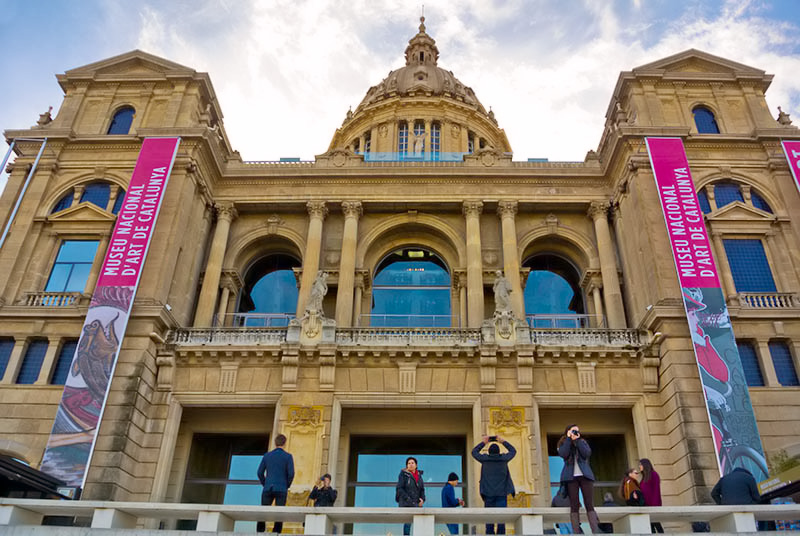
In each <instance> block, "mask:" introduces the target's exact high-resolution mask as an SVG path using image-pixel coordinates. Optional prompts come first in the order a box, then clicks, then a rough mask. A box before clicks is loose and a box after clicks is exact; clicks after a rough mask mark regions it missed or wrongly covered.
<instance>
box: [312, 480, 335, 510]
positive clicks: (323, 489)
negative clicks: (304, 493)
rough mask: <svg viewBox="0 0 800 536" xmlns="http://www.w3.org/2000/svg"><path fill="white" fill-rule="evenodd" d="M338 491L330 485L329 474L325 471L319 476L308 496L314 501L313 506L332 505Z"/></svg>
mask: <svg viewBox="0 0 800 536" xmlns="http://www.w3.org/2000/svg"><path fill="white" fill-rule="evenodd" d="M338 494H339V493H338V492H337V491H336V490H335V489H333V488H332V487H331V475H329V474H328V473H325V474H324V475H322V476H321V477H319V482H317V485H316V486H314V489H312V490H311V493H309V494H308V498H309V499H310V500H312V501H314V506H333V503H335V502H336V497H337V495H338Z"/></svg>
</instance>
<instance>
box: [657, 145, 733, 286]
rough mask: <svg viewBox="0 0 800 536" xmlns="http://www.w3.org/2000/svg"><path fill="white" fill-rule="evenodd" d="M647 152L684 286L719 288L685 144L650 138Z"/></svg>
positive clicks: (679, 275) (676, 263) (676, 265)
mask: <svg viewBox="0 0 800 536" xmlns="http://www.w3.org/2000/svg"><path fill="white" fill-rule="evenodd" d="M647 150H648V151H649V153H650V164H651V165H652V166H653V173H655V176H656V186H657V187H658V194H659V197H660V199H661V208H662V209H663V210H664V218H665V219H666V222H667V232H668V233H669V241H670V245H671V246H672V254H673V255H674V258H675V267H676V268H677V269H678V277H679V278H680V282H681V286H682V287H718V286H720V285H719V278H718V277H717V268H716V266H715V264H714V258H713V257H712V255H711V244H710V243H709V241H708V234H707V233H706V224H705V221H704V220H703V211H702V210H701V209H700V205H699V204H698V202H697V194H696V193H695V191H694V182H693V181H692V177H691V175H690V173H689V162H688V161H687V160H686V152H685V151H684V150H683V142H682V141H681V139H680V138H647Z"/></svg>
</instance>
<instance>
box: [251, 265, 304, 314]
mask: <svg viewBox="0 0 800 536" xmlns="http://www.w3.org/2000/svg"><path fill="white" fill-rule="evenodd" d="M297 294H298V291H297V280H296V279H295V277H294V272H293V271H292V270H275V271H274V272H270V273H268V274H267V275H265V276H264V277H262V278H261V279H259V281H258V283H256V284H255V285H253V290H251V291H250V298H251V299H252V300H253V304H254V305H255V308H254V309H253V310H252V311H250V312H251V313H285V314H294V313H295V310H296V309H297Z"/></svg>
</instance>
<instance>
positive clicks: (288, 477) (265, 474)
mask: <svg viewBox="0 0 800 536" xmlns="http://www.w3.org/2000/svg"><path fill="white" fill-rule="evenodd" d="M285 445H286V436H285V435H283V434H278V435H277V436H276V437H275V448H274V449H272V450H271V451H269V452H267V453H266V454H264V457H263V458H261V463H260V464H259V465H258V480H259V481H260V482H261V485H262V486H264V490H263V491H262V492H261V504H262V505H265V506H272V503H273V502H274V503H275V506H286V495H287V494H288V493H289V486H291V485H292V480H293V479H294V458H292V455H291V454H289V453H288V452H286V451H285V450H283V447H284V446H285ZM266 528H267V524H266V523H265V522H263V521H259V522H258V524H257V525H256V531H257V532H264V531H265V530H266ZM282 530H283V522H282V521H276V522H275V526H274V527H273V528H272V532H275V533H278V534H280V532H281V531H282Z"/></svg>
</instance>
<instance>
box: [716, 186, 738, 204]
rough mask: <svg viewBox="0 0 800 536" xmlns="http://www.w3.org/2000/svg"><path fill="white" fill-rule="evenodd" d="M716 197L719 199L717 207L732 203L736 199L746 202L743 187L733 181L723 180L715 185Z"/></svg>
mask: <svg viewBox="0 0 800 536" xmlns="http://www.w3.org/2000/svg"><path fill="white" fill-rule="evenodd" d="M714 199H716V201H717V208H722V207H724V206H725V205H730V204H731V203H733V202H734V201H741V202H744V197H742V189H741V188H739V185H738V184H735V183H732V182H721V183H719V184H715V185H714Z"/></svg>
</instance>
